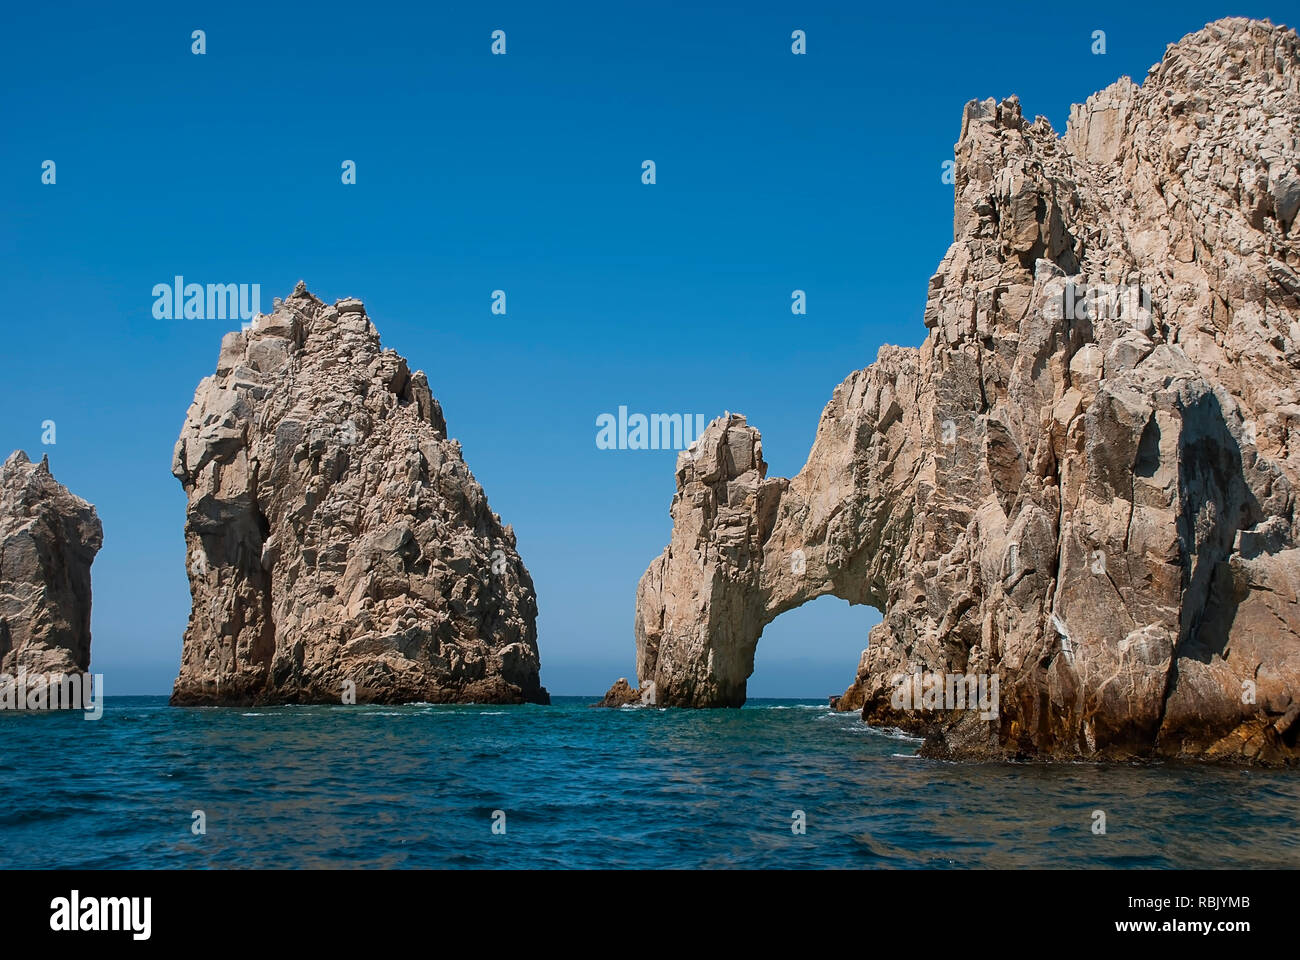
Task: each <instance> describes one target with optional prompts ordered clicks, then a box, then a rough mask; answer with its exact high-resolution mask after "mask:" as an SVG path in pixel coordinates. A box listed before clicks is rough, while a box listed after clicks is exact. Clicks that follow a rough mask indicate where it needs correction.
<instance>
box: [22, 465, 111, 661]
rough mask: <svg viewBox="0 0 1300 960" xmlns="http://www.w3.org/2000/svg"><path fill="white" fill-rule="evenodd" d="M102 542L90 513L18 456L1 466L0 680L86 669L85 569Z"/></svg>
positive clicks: (45, 470)
mask: <svg viewBox="0 0 1300 960" xmlns="http://www.w3.org/2000/svg"><path fill="white" fill-rule="evenodd" d="M103 543H104V530H103V527H102V526H101V525H100V522H99V517H98V515H96V513H95V508H94V507H92V506H91V505H90V504H89V503H87V502H86V501H85V500H82V499H81V498H80V497H76V496H73V495H72V494H71V493H69V492H68V488H67V487H64V486H63V485H62V484H60V483H58V482H57V481H55V479H54V477H53V476H52V475H51V474H50V464H49V461H48V459H46V458H42V459H41V462H40V463H32V462H31V461H30V460H28V459H27V455H26V454H25V453H23V452H22V451H21V450H18V451H15V452H14V453H12V454H10V456H9V459H8V460H6V461H5V462H4V466H3V467H0V674H7V675H10V676H16V675H17V674H18V673H19V671H20V670H26V671H27V673H29V674H38V673H39V674H59V673H63V674H72V673H85V672H86V671H87V670H89V669H90V565H91V564H92V563H93V562H94V560H95V554H96V553H98V552H99V548H100V547H101V546H102V545H103Z"/></svg>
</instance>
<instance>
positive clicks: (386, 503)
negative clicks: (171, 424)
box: [172, 283, 548, 704]
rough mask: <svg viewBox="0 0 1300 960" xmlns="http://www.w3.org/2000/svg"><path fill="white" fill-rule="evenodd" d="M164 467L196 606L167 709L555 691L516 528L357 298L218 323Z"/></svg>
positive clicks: (293, 305) (308, 301) (504, 699)
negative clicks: (174, 492)
mask: <svg viewBox="0 0 1300 960" xmlns="http://www.w3.org/2000/svg"><path fill="white" fill-rule="evenodd" d="M172 472H173V473H174V474H175V476H176V477H177V479H179V480H180V481H181V483H182V485H183V486H184V487H185V493H186V495H187V497H188V498H189V506H188V509H187V511H186V522H185V542H186V548H187V566H188V570H189V578H190V593H191V596H192V598H193V608H192V612H191V614H190V622H189V626H188V628H187V629H186V631H185V643H184V650H183V653H182V662H181V670H180V676H179V677H178V678H177V680H176V685H175V688H174V691H173V693H172V703H175V704H249V703H301V702H334V703H338V702H340V701H342V702H350V701H351V698H352V697H353V696H355V701H356V702H387V703H395V702H410V701H429V702H448V701H461V702H464V701H477V702H490V703H521V702H535V703H546V702H548V697H547V693H546V690H545V689H544V688H543V687H542V686H541V683H540V681H539V678H538V673H539V658H538V651H537V627H536V618H537V602H536V597H535V593H534V590H533V582H532V578H531V577H530V576H529V574H528V571H527V569H525V567H524V564H523V561H522V560H520V558H519V554H518V553H517V552H516V549H515V534H514V531H513V530H512V529H511V528H510V527H509V526H502V524H501V520H500V518H499V517H498V516H497V515H496V514H494V513H493V512H492V511H491V510H490V509H489V507H488V502H487V498H486V496H485V495H484V493H483V489H482V487H480V486H479V484H478V482H477V481H476V480H475V479H474V477H473V475H472V474H471V473H470V471H469V468H468V467H467V466H466V465H465V461H464V459H463V458H462V456H461V448H460V443H459V442H458V441H456V440H451V439H448V437H447V425H446V422H445V421H444V419H443V415H442V408H441V407H440V406H439V404H438V401H437V400H436V399H434V397H433V394H432V393H431V392H430V389H429V384H428V381H427V380H426V378H425V375H424V374H423V373H421V372H418V371H417V372H415V373H412V372H411V371H410V370H409V368H408V367H407V364H406V361H405V360H404V359H402V357H400V356H398V355H397V354H396V353H394V352H393V351H392V350H384V349H381V347H380V342H379V334H378V332H377V331H376V330H375V327H374V326H373V324H371V322H370V320H369V318H368V317H367V316H366V312H365V308H364V306H363V305H362V303H361V301H359V300H353V299H345V300H340V301H338V302H337V303H335V304H334V305H333V306H326V305H325V304H324V303H322V302H321V301H320V300H318V299H316V297H314V296H312V295H311V294H310V293H309V292H307V290H306V288H305V287H304V286H303V285H302V284H301V283H300V284H299V285H298V286H297V288H296V289H295V290H294V292H293V294H292V296H290V297H289V298H288V299H286V300H284V301H283V302H280V301H278V300H277V303H276V308H275V310H274V312H273V313H271V314H270V315H269V316H259V317H257V318H256V319H255V320H254V322H253V323H252V325H251V328H250V329H248V330H244V331H241V332H236V333H230V334H227V335H226V337H225V339H224V340H223V341H222V344H221V356H220V358H219V359H218V361H217V372H216V375H215V376H211V377H208V378H207V379H205V380H204V381H203V382H202V383H200V384H199V388H198V391H197V392H196V394H195V397H194V403H193V404H192V405H191V407H190V410H189V413H188V415H187V417H186V421H185V426H184V428H183V429H182V431H181V436H180V440H179V441H178V442H177V444H176V452H175V457H174V461H173V465H172Z"/></svg>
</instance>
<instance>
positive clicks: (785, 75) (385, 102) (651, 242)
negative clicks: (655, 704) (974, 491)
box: [0, 2, 1285, 697]
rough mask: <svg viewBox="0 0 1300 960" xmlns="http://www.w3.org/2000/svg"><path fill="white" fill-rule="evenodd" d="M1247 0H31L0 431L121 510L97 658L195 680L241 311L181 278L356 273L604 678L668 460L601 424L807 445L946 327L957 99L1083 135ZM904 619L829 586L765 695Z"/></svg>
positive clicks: (813, 675)
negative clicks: (193, 596) (648, 179)
mask: <svg viewBox="0 0 1300 960" xmlns="http://www.w3.org/2000/svg"><path fill="white" fill-rule="evenodd" d="M1227 15H1244V16H1257V17H1266V16H1272V18H1273V20H1274V22H1285V17H1283V16H1282V11H1281V10H1279V9H1277V8H1273V9H1270V8H1269V7H1267V6H1263V5H1251V6H1246V7H1243V6H1240V5H1237V6H1231V7H1228V6H1225V5H1223V4H1205V3H1198V2H1186V3H1179V4H1160V3H1157V4H1134V3H1124V4H1113V3H1102V4H1092V5H1089V6H1088V7H1087V8H1086V9H1082V10H1081V9H1079V8H1077V7H1076V8H1065V7H1061V6H1059V5H1057V6H1052V5H1048V6H1043V5H1041V4H1034V5H1032V6H1031V5H1029V4H1024V5H1016V4H998V5H996V7H992V6H989V5H980V4H970V3H961V4H956V3H954V4H948V3H928V4H911V5H902V7H901V9H896V10H893V11H889V12H881V11H878V10H874V9H871V6H870V5H868V4H860V3H844V4H825V3H818V4H812V5H810V4H808V3H798V4H796V3H786V4H768V3H746V4H716V3H706V4H700V3H690V4H681V5H678V4H672V3H650V4H636V5H633V4H622V5H619V6H618V7H617V8H613V7H612V6H611V5H608V4H595V3H591V4H587V3H581V4H579V3H570V4H538V3H494V4H490V5H482V4H466V5H462V7H461V8H460V9H440V8H438V7H436V6H431V5H416V4H403V5H387V4H382V3H367V4H337V3H332V2H322V3H318V4H314V5H312V6H311V7H309V8H308V7H304V8H303V11H302V12H286V11H282V10H278V9H276V8H275V7H274V5H271V4H247V3H242V2H227V3H221V4H199V5H186V6H185V7H184V9H182V8H181V6H180V5H174V4H162V3H157V4H149V3H146V4H133V5H130V6H129V8H128V7H126V6H123V5H103V4H93V5H92V4H78V3H73V4H63V5H60V7H59V9H58V10H54V9H52V8H50V7H48V6H45V5H35V4H21V5H20V4H10V5H7V6H6V8H5V11H4V13H3V14H0V25H3V35H4V36H5V37H6V38H7V40H8V43H7V45H6V56H5V57H4V58H3V60H0V94H2V95H3V103H4V108H3V138H4V147H3V149H2V150H0V280H2V281H3V282H2V283H0V288H2V289H3V290H4V294H5V301H6V302H5V304H4V306H5V310H4V313H5V319H4V324H5V330H4V338H3V343H4V348H3V349H4V358H5V362H4V367H3V372H4V375H3V377H0V447H2V448H3V450H2V451H0V455H4V454H7V453H8V452H9V451H10V450H12V449H15V448H23V449H25V450H27V452H28V453H29V454H30V455H31V456H32V457H33V459H36V458H39V457H40V455H41V454H42V453H48V454H49V456H50V462H51V465H52V467H53V469H54V472H55V476H56V477H57V478H58V479H59V480H60V481H61V482H63V483H65V484H67V485H68V486H69V487H70V488H71V489H72V490H73V491H74V492H76V493H77V494H79V495H81V496H83V497H85V498H87V499H89V500H91V501H92V502H94V503H95V504H96V506H97V507H98V510H99V513H100V516H101V518H102V519H103V522H104V527H105V545H104V549H103V550H102V552H101V553H100V555H99V558H98V559H97V560H96V562H95V566H94V571H93V573H94V589H95V600H94V615H93V634H94V642H93V668H94V669H95V670H97V671H101V672H104V673H105V674H106V680H107V684H106V688H107V690H108V692H109V693H110V694H113V693H121V694H127V693H165V692H167V691H168V690H169V689H170V684H171V681H172V679H173V678H174V676H175V673H176V669H177V666H178V664H179V657H180V644H181V634H182V632H183V630H184V628H185V623H186V618H187V615H188V612H189V593H188V588H187V584H186V578H185V570H184V538H183V524H184V511H185V498H184V495H183V492H182V490H181V488H180V485H179V484H178V483H177V482H176V480H175V479H174V478H173V477H172V476H171V474H170V460H171V452H172V446H173V444H174V443H175V440H176V436H177V434H178V432H179V430H180V427H181V423H182V421H183V419H184V415H185V411H186V408H187V407H188V405H189V403H190V400H191V398H192V397H193V393H194V388H195V386H196V385H197V383H198V381H199V380H200V379H201V378H202V377H204V376H206V375H208V374H210V373H211V372H212V371H213V369H214V367H215V363H216V358H217V352H218V347H219V344H220V341H221V336H222V334H223V333H224V332H225V331H226V330H227V329H229V328H231V326H232V324H231V323H230V322H229V321H221V320H188V321H187V320H170V321H159V320H155V319H154V317H153V315H152V306H153V298H152V296H151V294H150V291H151V289H152V287H153V285H154V284H156V283H160V282H163V283H165V282H169V281H170V279H171V278H172V277H173V276H174V275H177V274H181V275H184V276H185V277H186V278H187V280H191V281H196V282H203V283H218V282H219V283H259V284H261V290H262V301H263V304H264V305H265V306H266V307H267V308H269V305H270V301H271V298H272V297H273V296H284V295H287V294H288V292H289V291H290V290H291V289H292V288H293V285H294V283H295V282H296V281H297V280H299V279H304V280H306V281H307V283H308V286H309V287H310V288H311V290H312V291H313V292H314V293H316V294H317V295H318V296H320V297H321V298H323V299H326V300H328V301H333V300H334V299H335V298H338V297H342V296H356V297H360V298H361V299H362V300H364V301H365V303H366V306H367V309H368V311H369V313H370V315H371V318H372V319H373V320H374V321H375V323H376V325H377V327H378V329H379V331H380V334H381V335H382V337H383V340H384V343H385V345H386V346H389V347H393V348H394V349H396V350H397V351H398V352H400V353H401V354H403V355H404V356H405V357H407V358H408V360H409V361H410V362H411V365H412V366H413V367H418V368H422V369H424V370H425V371H427V373H428V375H429V380H430V383H431V385H432V387H433V390H434V393H435V395H436V396H437V397H438V398H439V399H440V400H441V402H442V405H443V408H444V410H445V412H446V415H447V420H448V424H449V430H450V433H451V435H452V436H454V437H457V438H458V439H460V440H461V442H462V443H463V444H464V451H465V456H466V459H467V461H468V463H469V465H470V468H471V469H472V470H473V472H474V473H475V475H476V476H477V477H478V479H479V480H480V481H481V482H482V484H483V486H484V488H485V489H486V491H487V493H488V497H489V499H490V501H491V503H492V506H493V509H495V510H496V511H497V512H498V513H500V514H501V516H502V518H503V519H504V520H505V521H507V522H509V523H512V524H513V525H514V527H515V530H516V532H517V534H518V538H519V549H520V552H521V554H522V556H523V558H524V561H525V563H526V564H527V565H528V567H529V569H530V570H531V572H532V574H533V578H534V580H535V582H536V585H537V590H538V600H539V606H540V610H541V615H540V618H539V622H538V627H539V633H540V644H541V653H542V680H543V682H544V683H546V684H547V685H548V686H549V687H550V689H551V691H552V692H553V693H557V694H587V693H592V694H594V693H599V692H602V691H603V690H604V689H605V687H607V686H608V685H609V683H610V682H611V681H612V680H613V679H615V678H616V677H617V676H620V675H626V676H629V677H631V676H633V675H634V666H633V638H632V611H633V603H634V595H635V589H636V583H637V580H638V578H639V577H640V575H641V573H642V572H643V571H644V569H645V567H646V565H647V563H648V562H649V561H650V560H651V558H653V557H654V556H655V555H656V554H658V553H659V552H660V551H661V550H662V549H663V547H664V545H665V544H666V542H667V539H668V534H669V529H670V523H669V517H668V507H669V501H670V499H671V497H672V493H673V464H674V459H675V454H674V453H672V452H671V451H609V450H599V449H597V447H596V444H595V435H596V427H595V421H596V418H597V416H598V415H600V414H601V413H613V412H617V409H618V407H619V405H621V404H622V405H626V406H627V407H628V408H629V410H631V411H633V412H643V413H646V414H649V413H657V412H680V413H690V414H695V413H702V414H705V415H706V417H707V418H712V417H713V416H716V415H719V414H721V413H722V412H723V411H724V410H731V411H739V412H742V413H744V414H746V415H747V416H748V417H749V420H750V423H752V424H753V425H755V426H757V427H758V428H759V429H760V430H761V431H762V432H763V441H764V442H763V449H764V453H765V455H766V457H767V459H768V461H769V464H770V475H791V474H793V473H795V472H797V471H798V470H799V468H800V467H801V466H802V464H803V461H804V458H805V456H806V454H807V451H808V448H809V445H810V443H811V441H812V438H813V436H814V433H815V431H816V425H817V419H818V416H819V414H820V412H821V409H822V407H823V405H824V404H825V403H826V401H827V399H828V398H829V397H830V394H831V391H832V389H833V388H834V386H835V385H836V384H837V383H838V382H839V381H840V380H842V379H843V378H844V377H845V376H846V375H847V374H848V373H850V372H851V371H852V370H854V369H857V368H859V367H863V366H866V365H867V364H868V363H870V362H871V361H872V360H873V359H875V355H876V351H877V349H878V348H879V346H880V345H881V344H882V343H886V342H888V343H900V344H906V345H916V344H918V343H920V341H921V339H922V337H923V334H924V332H925V330H924V328H923V327H922V325H921V313H922V308H923V305H924V297H925V289H926V281H927V280H928V278H929V277H930V275H931V274H932V273H933V271H934V269H935V267H936V265H937V264H938V262H939V260H940V258H941V257H942V255H943V253H944V250H945V249H946V247H947V245H948V243H949V242H950V241H951V234H952V188H951V186H949V185H945V184H943V183H942V182H941V172H942V170H941V168H942V164H943V162H944V161H945V160H948V159H951V157H952V146H953V142H954V141H955V140H956V138H957V134H958V131H959V129H960V123H961V111H962V105H963V104H964V103H965V102H966V101H967V100H969V99H971V98H976V97H978V98H984V97H989V96H994V97H999V98H1000V97H1004V96H1008V95H1010V94H1013V93H1015V94H1018V95H1019V96H1020V98H1021V102H1022V104H1023V106H1024V109H1025V112H1026V113H1027V114H1028V115H1030V116H1033V115H1035V114H1042V115H1044V116H1046V117H1048V118H1049V119H1050V120H1051V121H1052V123H1053V125H1054V126H1055V127H1056V128H1057V130H1058V131H1061V130H1063V129H1064V124H1065V119H1066V117H1067V116H1068V113H1069V106H1070V104H1071V103H1072V102H1077V101H1082V100H1083V99H1085V98H1086V97H1087V95H1088V94H1089V93H1091V92H1093V91H1094V90H1097V89H1100V88H1101V87H1103V86H1105V85H1107V84H1108V83H1110V82H1112V81H1113V80H1115V79H1116V78H1117V77H1119V76H1120V75H1122V74H1128V75H1130V76H1132V77H1133V78H1134V79H1135V80H1138V81H1141V79H1142V78H1143V77H1145V75H1146V71H1147V69H1148V68H1149V67H1150V66H1151V65H1152V64H1153V63H1155V62H1156V61H1158V60H1159V58H1160V57H1161V56H1162V55H1163V53H1164V49H1165V46H1166V44H1168V43H1171V42H1173V41H1175V40H1177V39H1179V38H1180V37H1182V36H1183V35H1185V34H1186V33H1189V32H1191V31H1193V30H1196V29H1199V28H1200V27H1201V26H1203V25H1204V24H1205V23H1206V22H1208V21H1210V20H1213V19H1216V18H1218V17H1221V16H1227ZM796 28H798V29H802V30H804V31H806V34H807V49H808V52H807V54H806V55H805V56H794V55H792V54H791V52H790V44H791V40H790V34H791V31H792V30H794V29H796ZM195 29H202V30H204V31H205V32H206V42H207V52H206V54H204V55H203V56H195V55H193V54H192V53H191V52H190V50H191V42H192V41H191V31H193V30H195ZM495 29H502V30H505V31H506V35H507V54H506V55H505V56H492V55H491V53H490V52H489V48H490V44H491V40H490V35H491V33H492V31H493V30H495ZM1098 29H1100V30H1104V31H1105V32H1106V46H1107V50H1106V53H1105V55H1094V54H1093V53H1092V52H1091V49H1090V48H1091V46H1092V32H1093V31H1094V30H1098ZM45 160H54V161H55V162H56V164H57V183H56V184H54V185H43V184H42V183H41V164H42V162H43V161H45ZM344 160H353V161H355V162H356V165H357V183H356V184H355V185H347V186H345V185H343V184H342V183H341V178H340V174H341V164H342V162H343V161H344ZM644 160H653V161H655V163H656V166H657V171H656V172H657V182H656V183H655V184H654V185H653V186H648V185H644V184H642V182H641V164H642V161H644ZM496 289H501V290H504V291H506V294H507V313H506V315H505V316H496V315H493V314H492V313H491V312H490V303H491V292H492V291H493V290H496ZM795 289H803V290H805V291H806V292H807V298H808V301H807V302H808V312H807V315H806V316H802V317H800V316H794V315H792V314H791V312H790V297H791V291H792V290H795ZM47 419H52V420H54V421H55V422H56V424H57V443H56V444H55V445H54V446H42V444H41V423H42V421H44V420H47ZM877 620H878V615H877V614H876V613H875V612H874V611H871V610H868V609H866V608H861V607H859V608H853V609H850V608H849V607H848V605H847V604H845V603H843V602H842V601H839V600H836V599H834V598H822V599H821V600H819V601H817V602H815V603H813V604H809V605H808V606H806V607H804V608H802V609H800V610H796V611H792V612H791V613H789V614H786V615H785V616H783V617H782V618H781V619H780V620H779V621H777V622H776V623H774V624H772V625H771V626H770V627H769V628H768V630H767V632H766V633H765V635H764V637H763V639H762V640H761V641H760V643H759V649H758V663H757V668H756V671H755V675H754V677H753V679H752V680H751V684H750V695H751V696H782V695H788V696H818V697H820V696H825V695H827V694H830V693H835V692H840V691H841V690H842V689H843V688H844V687H845V686H847V684H848V683H849V682H850V681H851V680H852V676H853V668H854V666H855V664H856V662H857V657H858V653H859V652H860V650H861V648H862V647H863V645H864V643H865V634H866V630H867V628H868V627H869V625H870V624H872V623H874V622H876V621H877Z"/></svg>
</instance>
